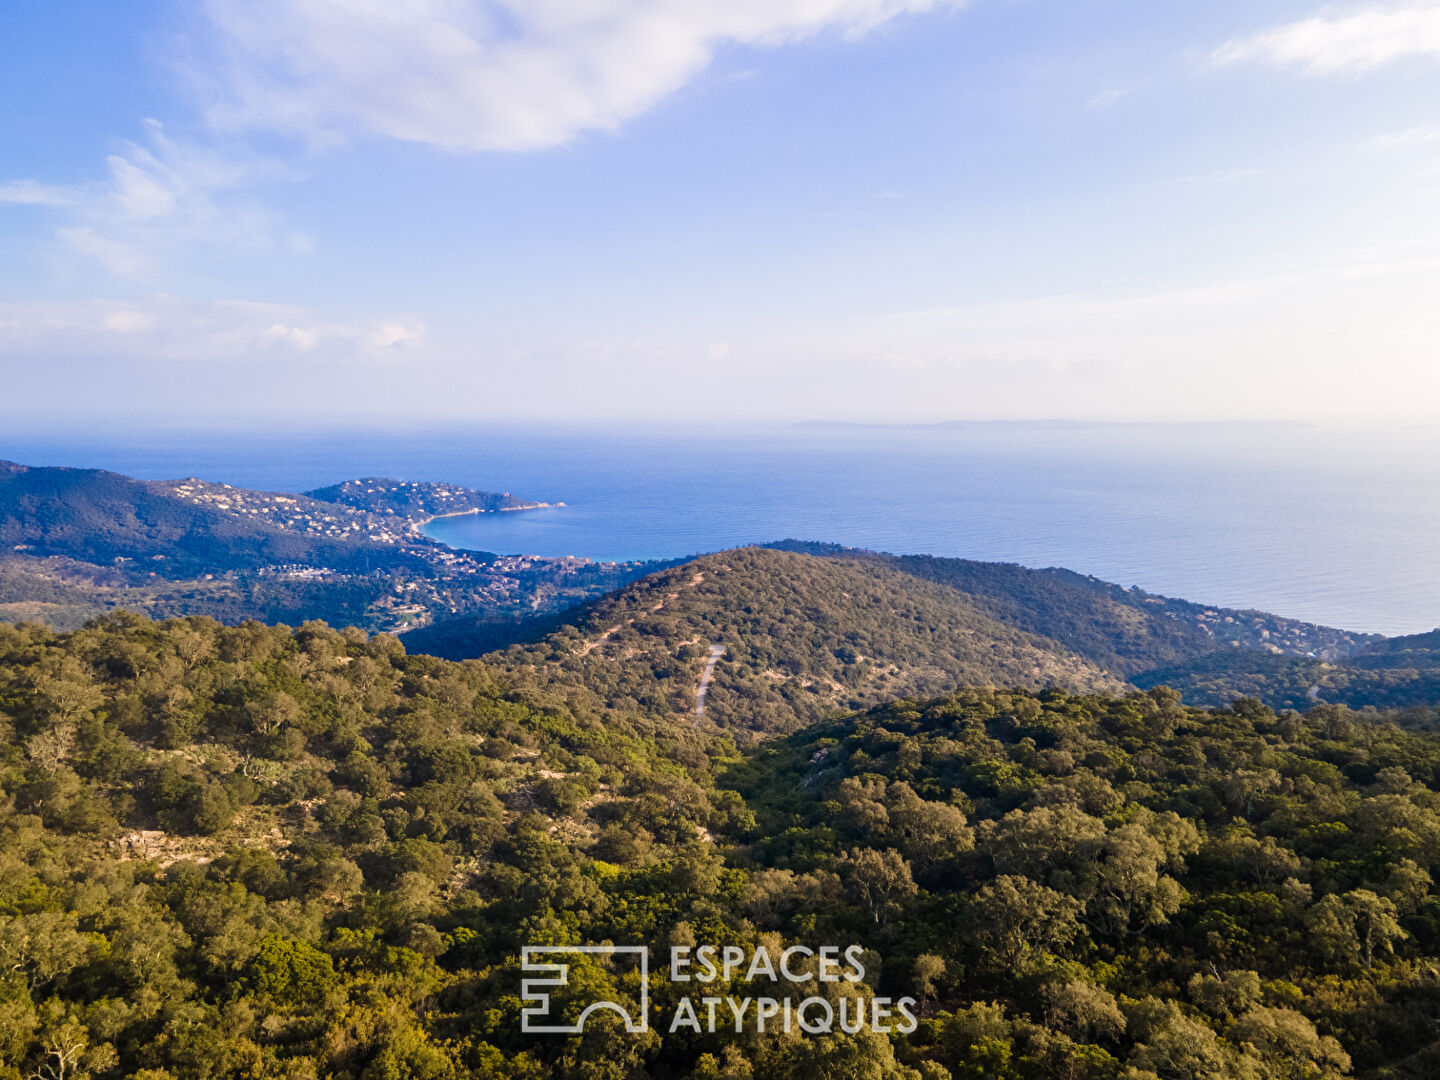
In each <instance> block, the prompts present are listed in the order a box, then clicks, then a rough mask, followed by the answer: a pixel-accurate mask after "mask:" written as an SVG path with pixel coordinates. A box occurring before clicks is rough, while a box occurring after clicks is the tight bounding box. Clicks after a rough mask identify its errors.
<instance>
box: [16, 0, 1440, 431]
mask: <svg viewBox="0 0 1440 1080" xmlns="http://www.w3.org/2000/svg"><path fill="white" fill-rule="evenodd" d="M0 101H3V102H4V103H5V104H4V106H3V108H0V238H3V252H4V258H3V260H0V372H3V376H4V382H5V384H6V386H7V392H6V394H5V395H4V396H3V398H0V419H3V420H5V421H7V422H9V423H12V424H37V423H38V424H51V423H55V422H57V421H60V420H67V419H77V418H85V417H89V416H93V415H104V414H114V413H117V412H120V413H123V414H124V415H127V416H131V417H135V418H142V419H149V418H153V419H157V420H164V419H175V418H184V419H195V420H197V421H206V420H210V419H216V420H219V419H232V420H257V421H258V420H266V419H269V420H276V421H287V420H290V419H291V418H301V417H304V418H315V419H327V420H339V421H357V422H369V421H373V420H379V419H384V420H398V421H406V422H408V421H415V420H457V419H469V418H490V417H506V418H523V417H529V416H540V415H544V416H550V417H560V418H566V417H592V418H604V417H613V418H627V419H637V420H653V419H655V418H665V419H673V420H682V421H683V420H686V419H689V418H694V417H708V418H711V419H721V420H724V419H727V418H734V419H782V418H783V419H809V418H820V417H825V418H847V419H861V418H875V419H914V420H935V419H952V418H967V417H975V418H988V417H1048V416H1079V417H1090V418H1130V417H1147V418H1165V419H1172V418H1173V419H1197V418H1232V417H1243V418H1270V417H1274V418H1316V419H1331V418H1353V419H1357V420H1365V421H1374V420H1382V421H1403V422H1410V421H1421V422H1431V421H1436V420H1440V364H1437V362H1436V361H1437V360H1440V302H1437V299H1436V298H1437V297H1440V3H1436V2H1425V3H1415V2H1397V3H1383V4H1376V3H1364V2H1361V3H1339V4H1327V5H1317V4H1315V3H1313V2H1290V0H1269V2H1267V3H1264V4H1256V3H1254V2H1253V0H1250V2H1236V0H1205V2H1196V0H1171V2H1167V3H1164V4H1155V3H1142V2H1139V0H1063V2H1062V0H972V2H969V3H947V2H943V0H726V2H724V3H718V2H716V3H697V2H695V0H525V2H523V3H522V2H519V0H511V2H508V3H502V2H494V0H486V2H481V0H408V2H400V0H343V2H342V0H204V2H202V0H190V2H180V0H163V2H143V0H137V2H133V3H127V4H123V5H121V4H114V3H109V2H103V3H102V2H85V0H74V2H71V3H67V4H65V5H56V4H53V3H51V2H48V0H11V2H9V3H7V4H5V5H4V6H3V7H0Z"/></svg>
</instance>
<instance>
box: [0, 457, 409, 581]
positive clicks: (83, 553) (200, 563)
mask: <svg viewBox="0 0 1440 1080" xmlns="http://www.w3.org/2000/svg"><path fill="white" fill-rule="evenodd" d="M190 483H191V485H193V487H191V486H189V485H187V484H186V483H185V482H176V483H175V484H173V485H167V484H159V483H147V482H144V481H140V480H133V479H131V478H130V477H128V476H121V475H119V474H118V473H112V472H106V471H104V470H101V469H59V468H27V467H26V466H23V465H16V464H13V463H10V462H3V463H0V548H3V549H4V550H7V551H18V552H24V553H26V554H29V555H34V556H52V555H58V556H64V557H69V558H73V559H79V560H81V561H84V562H89V563H95V564H99V565H111V566H113V565H117V564H122V563H125V562H140V563H143V568H144V570H145V571H146V572H153V573H155V574H157V575H159V576H161V577H165V578H183V577H192V576H196V575H198V574H200V573H205V572H211V573H214V572H224V571H226V570H253V569H255V568H257V567H261V566H266V565H272V564H284V563H304V564H308V565H324V566H331V567H334V568H337V569H343V570H362V571H365V570H372V569H379V568H383V567H387V566H392V565H394V564H396V563H397V561H400V560H399V558H398V553H397V551H396V550H395V549H394V548H393V547H389V546H386V545H382V544H378V543H369V542H365V541H360V540H356V539H351V538H350V537H340V536H325V535H312V534H310V533H309V532H308V531H306V530H303V529H294V528H286V527H284V526H283V525H282V524H280V523H276V522H272V521H270V520H267V519H266V518H265V517H264V516H261V515H258V514H250V513H246V512H244V510H242V509H239V508H237V507H235V506H234V505H233V504H232V503H231V502H230V501H229V500H224V499H220V498H202V497H200V495H199V494H198V492H199V491H200V490H201V489H202V488H208V487H210V485H202V484H201V483H200V482H199V481H193V482H190ZM213 487H216V488H219V487H220V485H213ZM227 490H229V491H232V492H234V493H235V495H236V496H237V498H239V497H243V496H244V495H245V494H247V493H245V492H243V491H242V490H241V489H227ZM192 491H195V492H197V494H194V495H192V494H190V493H191V492H192ZM248 494H251V495H253V496H254V497H255V498H256V499H257V500H258V499H260V498H270V499H272V500H273V498H274V496H265V495H262V494H261V493H248ZM281 498H284V496H281ZM272 505H273V503H272ZM367 540H368V538H367Z"/></svg>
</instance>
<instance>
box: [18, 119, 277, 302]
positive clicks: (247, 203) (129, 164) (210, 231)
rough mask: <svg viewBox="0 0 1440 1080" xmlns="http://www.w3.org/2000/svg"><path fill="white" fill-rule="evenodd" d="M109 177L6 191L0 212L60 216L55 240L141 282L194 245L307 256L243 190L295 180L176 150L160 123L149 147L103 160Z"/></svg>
mask: <svg viewBox="0 0 1440 1080" xmlns="http://www.w3.org/2000/svg"><path fill="white" fill-rule="evenodd" d="M106 174H107V175H106V177H105V179H103V180H95V181H90V182H86V183H81V184H73V185H57V184H46V183H42V182H40V181H37V180H31V179H25V180H12V181H9V182H7V183H0V203H11V204H18V205H25V206H35V207H42V208H45V209H48V210H50V211H52V212H54V213H56V214H57V215H58V216H59V218H60V223H59V225H58V227H57V229H56V234H55V235H56V237H57V238H58V239H59V240H60V241H61V242H62V244H63V245H64V246H65V247H66V248H67V249H68V250H70V251H72V252H74V253H75V254H78V255H81V256H83V257H85V258H89V259H93V260H95V261H97V262H98V263H100V264H101V265H102V266H104V267H105V268H106V269H107V270H109V271H110V272H111V273H113V274H115V275H117V276H120V277H127V278H142V277H144V276H146V275H147V274H149V273H151V272H153V271H154V270H155V269H156V268H157V267H158V266H159V265H160V264H161V262H162V261H163V259H164V258H165V256H167V255H170V254H173V253H174V252H175V251H176V250H178V249H180V248H184V247H187V246H191V245H223V246H227V247H239V248H247V249H269V248H275V247H277V246H289V247H296V246H304V244H305V241H304V239H303V237H300V236H298V235H296V234H286V233H284V231H283V230H282V229H281V228H280V225H279V222H278V221H277V220H276V219H275V217H274V215H273V214H271V213H270V212H269V211H267V210H265V209H264V208H262V207H261V206H259V205H258V204H257V203H255V202H254V201H252V200H251V199H249V198H247V197H246V196H245V194H244V189H246V188H249V187H251V186H253V185H255V184H259V183H262V182H265V181H270V180H275V179H279V178H282V177H286V176H288V175H290V173H289V170H287V169H285V168H283V167H282V166H280V165H278V164H277V163H275V162H274V161H270V160H266V159H261V158H258V157H256V156H253V155H249V154H243V153H234V154H224V153H221V152H220V151H218V150H216V149H215V148H213V147H209V146H200V145H196V144H193V143H185V142H179V141H176V140H174V139H172V138H170V137H169V136H168V135H166V133H165V131H164V128H163V127H162V126H161V124H160V123H159V122H158V121H156V120H146V121H145V140H144V142H143V143H139V142H129V141H127V142H125V143H123V144H122V145H121V146H120V147H119V148H118V149H117V151H116V152H115V153H113V154H111V155H109V157H108V158H106Z"/></svg>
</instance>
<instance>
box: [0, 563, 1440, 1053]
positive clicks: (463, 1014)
mask: <svg viewBox="0 0 1440 1080" xmlns="http://www.w3.org/2000/svg"><path fill="white" fill-rule="evenodd" d="M771 554H772V555H776V554H778V553H771ZM789 557H791V558H799V556H789ZM856 572H857V573H858V572H859V571H858V570H857V571H856ZM1437 873H1440V736H1436V735H1433V734H1423V733H1415V732H1411V731H1407V730H1404V729H1402V728H1400V727H1397V726H1395V725H1394V724H1392V723H1390V722H1388V719H1387V718H1386V717H1384V716H1379V715H1370V716H1364V717H1362V716H1357V715H1355V714H1351V713H1350V712H1348V711H1347V710H1345V709H1343V708H1338V707H1335V706H1322V707H1318V708H1315V709H1312V710H1311V711H1310V712H1309V713H1308V714H1306V715H1304V716H1300V715H1295V714H1287V715H1283V716H1277V715H1276V714H1275V713H1273V712H1271V711H1270V710H1268V709H1266V708H1265V707H1264V706H1262V705H1260V704H1258V703H1256V702H1253V701H1245V702H1239V703H1237V704H1236V705H1235V707H1234V708H1231V709H1227V710H1198V709H1192V708H1187V707H1185V706H1183V705H1182V704H1180V702H1179V701H1178V700H1177V699H1176V697H1175V696H1174V695H1173V694H1170V693H1166V692H1163V691H1154V692H1151V693H1148V694H1142V693H1133V692H1132V693H1130V694H1128V695H1125V696H1124V697H1095V696H1072V695H1069V694H1066V693H1064V692H1061V691H1059V690H1048V691H1044V692H1041V693H1039V694H1032V693H1028V692H1023V691H1011V692H1001V691H995V690H985V689H980V690H967V691H962V692H959V693H955V694H950V695H946V696H943V697H940V698H936V699H931V700H926V701H913V700H899V701H893V702H889V703H886V704H884V705H881V706H878V707H876V708H875V709H872V710H870V711H868V712H865V713H862V714H859V715H848V716H844V717H839V718H836V719H833V720H831V721H828V722H826V723H824V724H823V725H820V726H816V727H812V728H809V729H806V730H803V731H801V732H798V733H795V734H793V735H792V736H790V737H788V738H785V739H783V740H780V741H770V742H765V743H760V744H758V745H756V746H754V747H752V748H751V749H749V750H748V751H746V752H744V753H740V752H737V750H736V747H735V746H734V744H733V743H731V742H730V741H729V740H728V739H726V738H725V737H724V736H723V734H720V733H716V732H714V731H712V730H709V729H706V728H702V727H695V726H693V725H691V724H689V723H686V722H683V721H675V720H670V719H667V718H664V717H654V716H647V715H645V714H644V713H642V712H622V711H612V710H603V709H600V710H595V709H590V708H587V707H586V703H585V701H584V700H582V699H578V698H577V699H575V700H574V701H573V702H566V701H564V700H561V699H560V698H559V697H558V696H557V695H554V694H552V693H550V692H549V691H548V690H547V689H546V688H545V687H544V686H540V685H536V684H535V683H534V682H533V681H526V680H525V679H523V678H517V677H516V676H513V675H507V674H505V673H503V672H500V671H498V670H496V669H495V668H494V667H492V666H490V665H487V664H483V663H479V662H474V661H469V662H465V663H450V662H446V661H442V660H438V659H435V658H433V657H425V656H407V655H406V654H405V652H404V650H403V648H402V647H401V646H400V644H399V642H398V641H397V640H396V639H395V638H394V637H391V636H388V635H381V636H377V637H367V636H366V635H365V634H363V633H361V632H359V631H355V630H347V631H344V632H337V631H334V630H331V629H329V628H327V627H324V626H321V625H318V624H312V625H308V626H304V627H301V628H300V629H299V630H298V631H289V630H286V629H284V628H273V627H265V626H261V625H259V624H255V623H249V624H246V625H244V626H240V627H234V628H224V627H221V626H220V625H218V624H216V623H214V622H212V621H210V620H206V619H185V620H176V621H172V622H169V623H151V622H148V621H146V620H144V619H140V618H137V617H133V616H124V615H111V616H108V617H106V618H105V619H103V620H101V621H100V622H99V623H97V624H95V625H94V626H92V627H90V628H88V629H85V630H82V631H79V632H76V633H73V634H68V635H59V634H54V633H51V632H48V631H45V630H42V629H40V628H38V627H34V626H29V627H21V628H18V629H17V628H13V627H9V626H3V625H0V1076H3V1077H4V1078H5V1080H18V1078H20V1077H33V1076H41V1077H59V1076H61V1075H62V1074H63V1076H64V1077H66V1078H67V1080H71V1078H74V1080H79V1078H82V1077H84V1078H88V1080H121V1078H122V1077H136V1078H141V1080H188V1078H192V1077H194V1078H221V1077H253V1078H264V1080H270V1078H274V1080H302V1078H319V1077H326V1078H332V1080H384V1078H392V1077H393V1078H425V1080H467V1078H487V1080H597V1078H624V1080H758V1078H762V1077H763V1078H766V1080H769V1078H778V1080H848V1078H875V1080H882V1078H883V1080H981V1078H984V1080H1054V1078H1057V1077H1058V1078H1066V1080H1157V1078H1159V1080H1272V1078H1281V1080H1342V1078H1345V1077H1352V1076H1353V1077H1357V1078H1360V1080H1428V1078H1433V1077H1434V1076H1436V1075H1437V1073H1440V1035H1437V1032H1440V977H1437V972H1440V895H1437V889H1436V886H1435V882H1434V877H1435V875H1436V874H1437ZM547 942H550V943H568V944H599V943H602V942H614V943H623V944H630V945H639V946H648V947H649V948H650V949H651V950H652V954H653V955H655V956H658V957H664V956H666V955H667V952H668V950H669V948H670V947H671V946H672V945H695V944H717V945H718V944H723V945H733V946H740V947H741V948H742V949H743V950H745V951H746V953H747V954H748V953H749V952H750V951H751V950H753V949H755V948H756V947H757V946H760V945H765V946H767V947H768V948H770V949H772V950H775V949H780V948H783V947H785V946H787V945H790V944H797V945H803V946H806V947H811V948H813V947H816V946H819V945H822V944H851V943H853V944H855V945H857V946H859V947H860V948H862V949H863V950H865V952H864V957H865V972H866V973H865V976H864V981H863V983H862V984H860V985H857V986H851V985H849V984H848V983H839V984H828V985H826V984H820V983H814V984H812V985H811V986H810V987H807V988H806V989H805V990H804V993H805V994H806V995H809V994H812V993H816V994H821V995H824V996H826V997H827V999H828V1000H830V1001H831V1002H832V1003H836V1004H837V1005H838V1003H839V1002H846V1003H848V1004H849V1005H851V1006H852V1011H853V1006H854V1005H855V1003H856V1000H857V998H873V997H876V996H887V997H889V998H892V999H893V998H898V997H902V996H908V997H913V998H914V999H915V1000H916V1010H915V1011H916V1013H917V1014H918V1017H919V1024H918V1030H916V1031H915V1032H914V1034H913V1035H908V1036H896V1037H891V1038H887V1037H884V1036H881V1035H876V1034H875V1033H873V1032H872V1031H870V1030H869V1029H868V1028H862V1029H861V1030H860V1031H859V1032H857V1033H855V1034H844V1033H840V1032H838V1031H837V1032H836V1033H834V1034H830V1035H819V1036H802V1035H801V1034H800V1033H799V1032H798V1031H794V1030H792V1031H790V1032H788V1033H787V1032H783V1031H781V1030H780V1028H779V1025H778V1024H772V1025H771V1027H770V1028H769V1029H768V1030H767V1031H766V1032H765V1033H763V1034H761V1033H757V1032H756V1031H755V1030H754V1026H753V1023H749V1024H746V1025H745V1030H744V1031H743V1032H742V1033H737V1032H735V1031H733V1030H732V1029H731V1028H730V1026H729V1025H728V1024H726V1023H723V1022H722V1023H721V1024H720V1025H719V1027H718V1030H716V1031H714V1032H713V1033H695V1032H691V1031H689V1030H686V1029H683V1028H682V1029H680V1030H678V1031H675V1032H671V1031H670V1030H669V1024H668V1017H669V1016H670V1015H671V1012H672V1011H673V1009H674V1006H675V1002H676V1000H677V998H678V996H679V995H680V994H682V993H694V992H695V991H694V990H693V988H692V987H693V984H688V985H685V986H683V987H682V986H681V985H680V984H672V983H671V982H669V980H668V977H667V965H666V964H664V963H663V962H662V963H658V964H656V965H655V966H654V967H653V968H652V972H653V981H652V984H651V1003H652V1023H651V1026H650V1030H649V1031H648V1032H646V1033H643V1034H629V1033H626V1032H625V1031H624V1030H623V1029H622V1028H621V1026H620V1024H619V1021H618V1019H617V1018H616V1017H614V1016H612V1015H611V1014H608V1013H604V1012H602V1013H599V1014H596V1016H594V1017H592V1018H591V1021H590V1023H588V1024H587V1027H586V1032H585V1034H584V1035H583V1036H579V1037H555V1036H536V1035H526V1034H524V1033H522V1031H521V1025H520V1012H519V1010H520V1008H521V1000H520V993H521V982H522V979H523V978H524V977H525V976H524V974H523V973H522V971H521V970H520V967H519V962H518V955H519V952H520V949H521V947H522V946H523V945H527V944H535V943H542V944H543V943H547ZM574 970H575V974H576V976H577V978H576V983H575V986H574V987H573V988H571V989H567V990H566V991H565V992H564V993H561V994H558V995H557V996H556V999H555V1009H556V1011H557V1013H558V1015H557V1017H556V1018H557V1019H565V1020H573V1019H574V1018H575V1016H576V1014H577V1013H578V1012H579V1010H580V1009H581V1008H582V1007H583V1006H585V1005H587V1004H589V1003H591V1002H593V1001H596V1000H612V1001H617V1002H624V1003H626V1004H630V1005H632V1006H633V1004H634V992H635V988H636V987H635V983H634V981H633V980H632V979H631V978H630V974H631V973H630V972H628V971H627V970H626V969H624V968H622V967H607V966H604V965H602V964H599V963H595V964H591V963H588V962H577V966H576V968H575V969H574ZM572 989H573V996H572ZM705 992H707V993H714V994H719V995H734V996H735V997H736V998H737V1000H738V999H740V998H751V997H754V996H756V995H759V994H763V993H766V992H773V991H770V988H769V985H768V984H762V985H760V986H757V985H756V984H754V983H750V982H746V981H745V980H744V979H743V978H741V977H740V973H739V972H736V973H735V976H734V977H733V978H732V979H731V980H729V981H728V982H726V983H725V984H723V985H720V984H711V985H710V986H708V987H706V988H705ZM751 1015H752V1017H753V1011H752V1014H751Z"/></svg>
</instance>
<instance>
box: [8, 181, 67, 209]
mask: <svg viewBox="0 0 1440 1080" xmlns="http://www.w3.org/2000/svg"><path fill="white" fill-rule="evenodd" d="M78 198H79V194H78V192H76V191H74V190H72V189H67V188H62V187H56V186H54V185H52V184H42V183H39V182H38V181H35V180H12V181H10V182H9V183H5V184H0V203H13V204H16V205H19V206H73V205H74V204H75V202H76V201H77V200H78Z"/></svg>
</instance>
